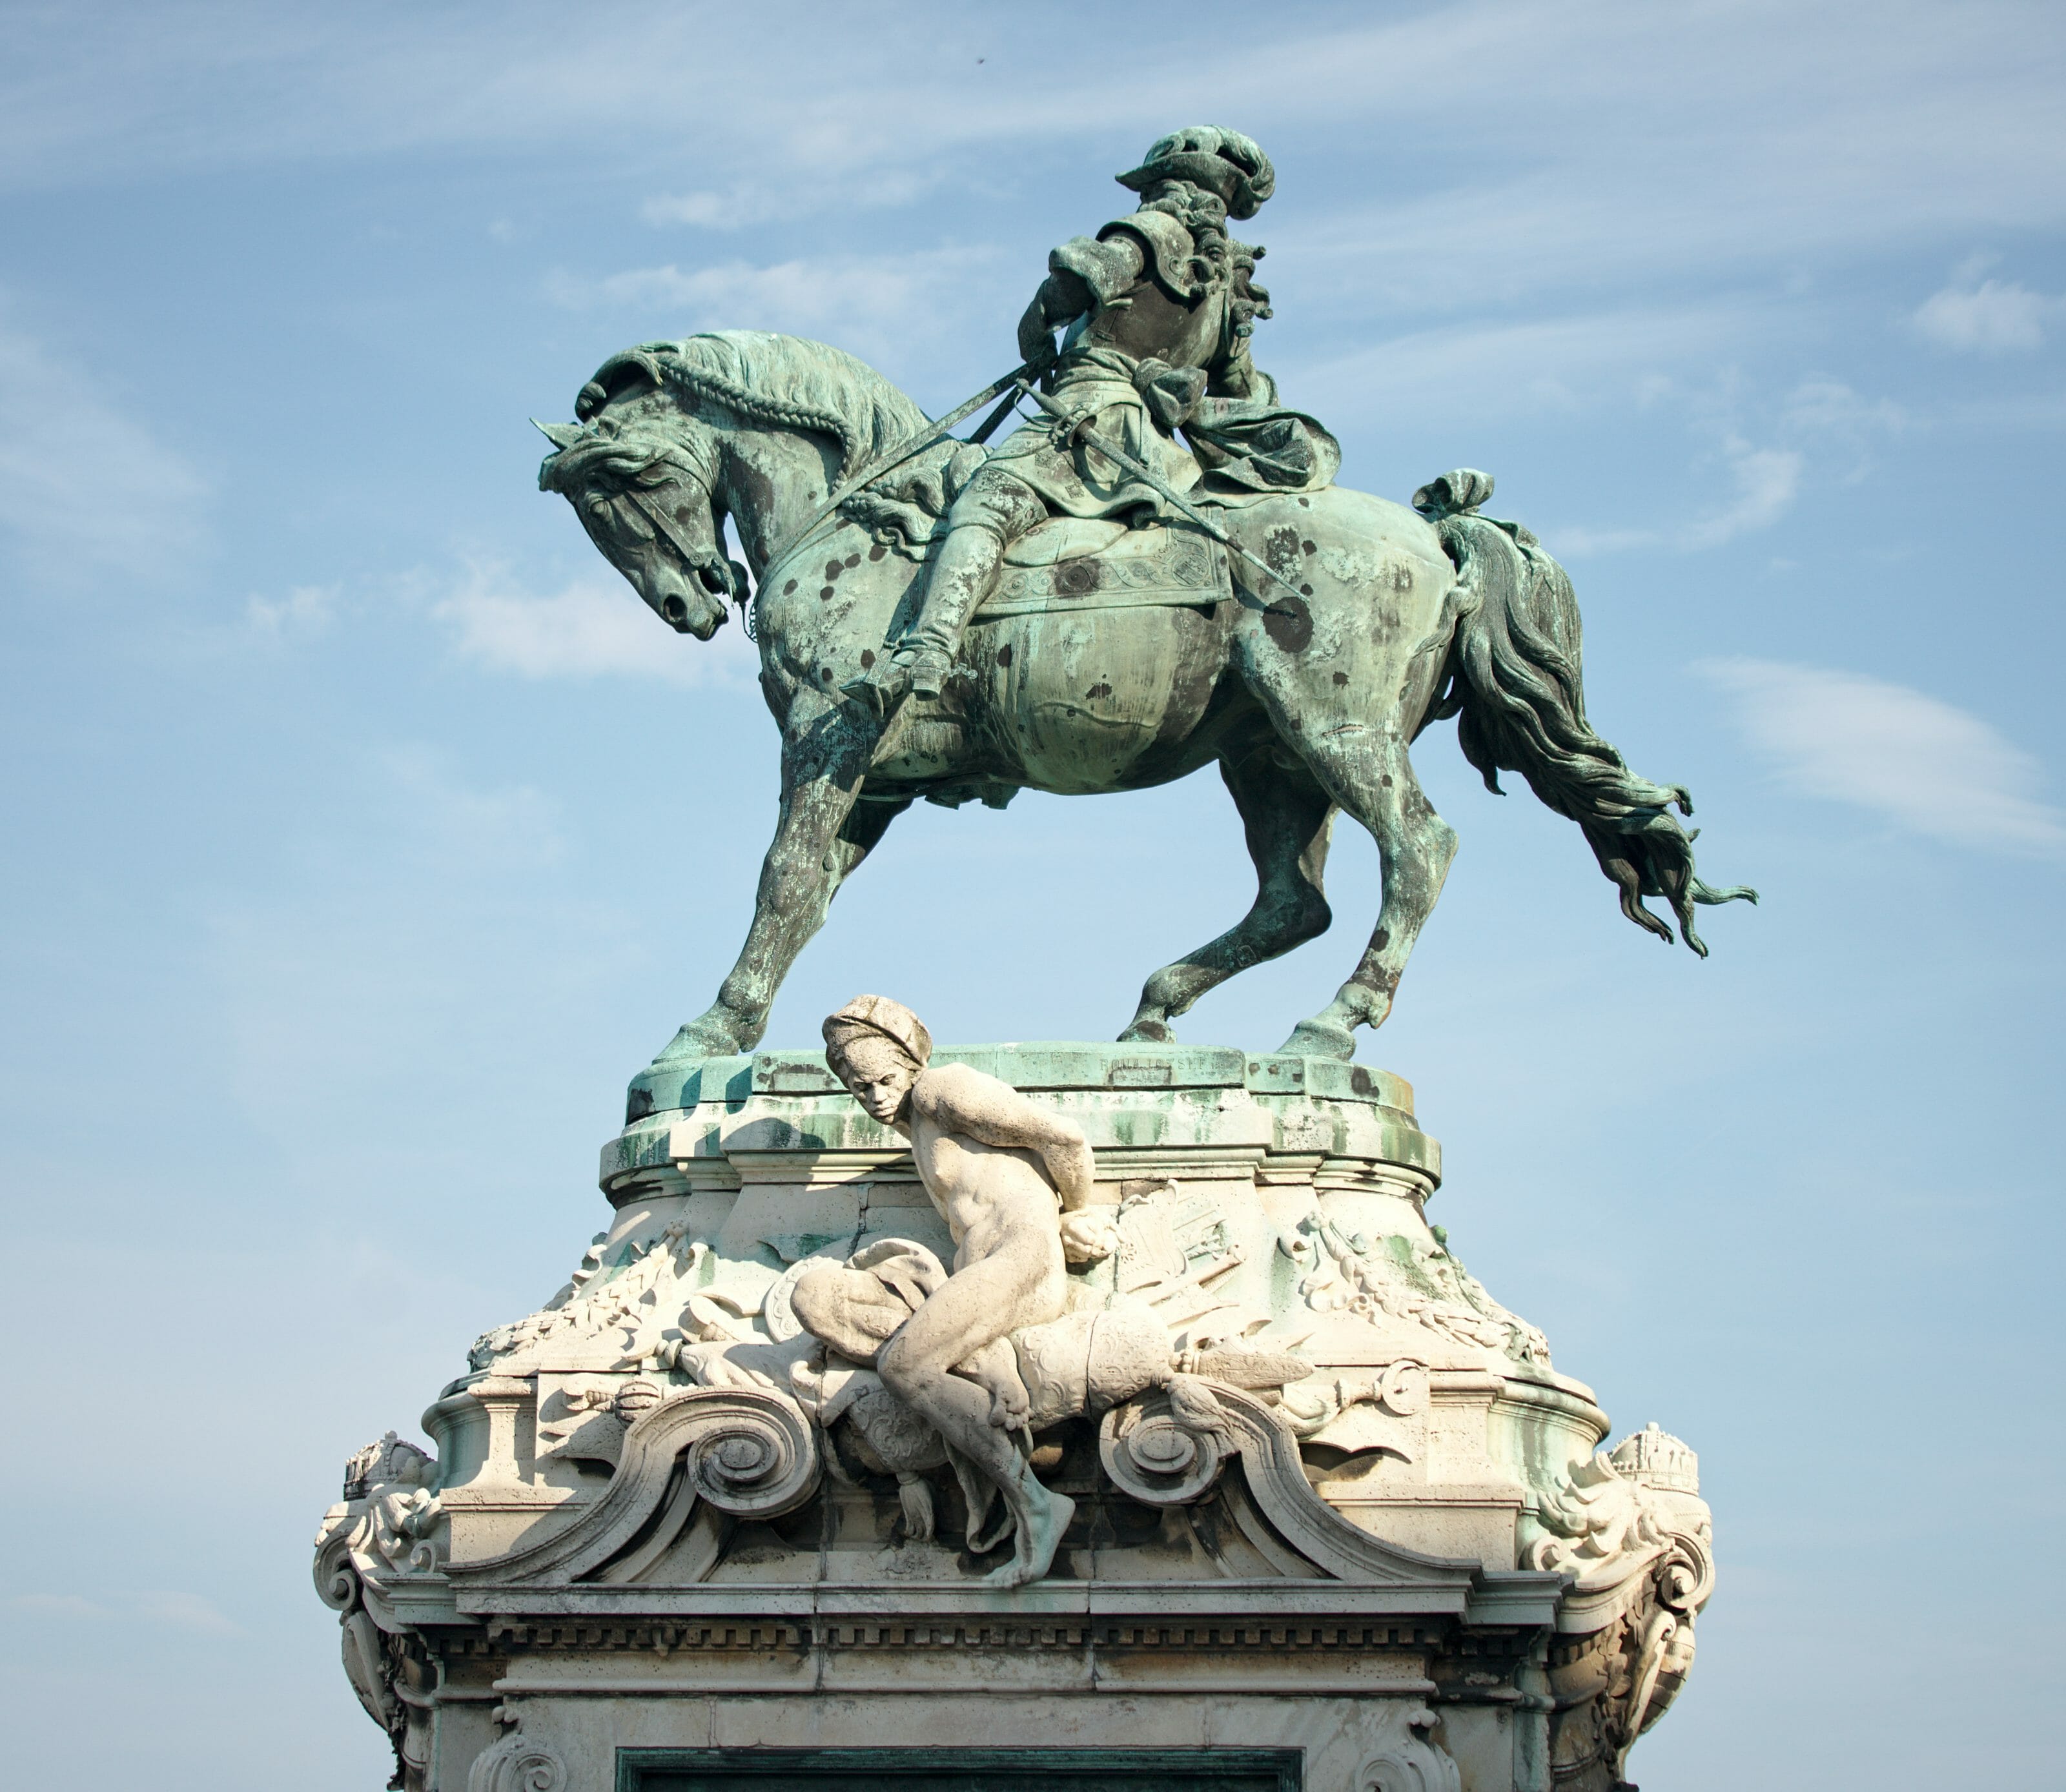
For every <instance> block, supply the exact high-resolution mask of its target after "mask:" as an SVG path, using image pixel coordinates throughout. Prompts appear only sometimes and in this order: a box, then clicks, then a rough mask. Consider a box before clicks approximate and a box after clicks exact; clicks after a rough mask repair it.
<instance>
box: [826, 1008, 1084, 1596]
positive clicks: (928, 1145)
mask: <svg viewBox="0 0 2066 1792" xmlns="http://www.w3.org/2000/svg"><path fill="white" fill-rule="evenodd" d="M824 1030H825V1048H826V1058H827V1060H828V1062H829V1063H830V1064H831V1066H832V1070H833V1073H834V1074H836V1075H837V1077H838V1078H840V1080H841V1082H844V1083H845V1085H846V1086H847V1087H848V1089H849V1090H851V1091H852V1092H853V1097H854V1099H855V1100H857V1102H860V1103H861V1106H862V1107H863V1108H864V1109H865V1110H866V1111H867V1112H868V1113H869V1114H871V1115H872V1116H873V1118H876V1119H877V1120H879V1121H881V1123H883V1124H884V1125H885V1126H887V1127H892V1128H893V1129H894V1130H895V1131H897V1132H900V1133H901V1134H903V1135H904V1136H905V1138H907V1139H909V1140H910V1141H911V1155H912V1159H913V1162H914V1163H916V1164H917V1166H918V1177H919V1180H920V1181H921V1182H922V1183H924V1185H925V1187H926V1193H927V1194H928V1195H930V1196H931V1197H932V1199H933V1204H934V1206H935V1207H937V1208H938V1210H939V1212H940V1216H941V1217H942V1219H944V1220H946V1223H947V1229H948V1231H949V1232H950V1234H951V1235H952V1236H953V1238H954V1246H955V1249H954V1272H953V1273H952V1274H951V1275H950V1276H947V1278H946V1280H944V1281H942V1282H939V1283H938V1284H937V1285H936V1286H930V1287H928V1286H927V1285H926V1283H927V1282H928V1281H930V1279H931V1278H930V1277H920V1278H917V1279H915V1285H914V1274H913V1271H912V1269H911V1268H909V1264H908V1261H907V1264H906V1267H905V1268H904V1269H903V1270H902V1271H901V1272H900V1270H899V1269H898V1268H897V1266H896V1265H895V1264H893V1263H885V1264H884V1265H883V1266H882V1267H881V1268H878V1269H877V1270H876V1271H875V1272H873V1273H870V1272H865V1271H860V1270H856V1269H853V1268H831V1267H828V1268H824V1269H822V1270H817V1271H814V1272H812V1273H811V1274H809V1275H808V1276H803V1277H801V1278H800V1279H799V1280H798V1282H797V1284H796V1288H795V1291H794V1292H793V1295H792V1302H793V1305H794V1308H795V1311H796V1317H798V1319H799V1320H800V1321H802V1322H803V1324H804V1326H805V1328H806V1329H808V1330H809V1331H810V1332H811V1333H812V1335H813V1336H814V1337H819V1338H821V1339H824V1340H825V1341H827V1342H828V1343H830V1344H832V1345H833V1347H834V1348H836V1349H839V1350H840V1351H841V1353H843V1354H845V1355H848V1356H850V1357H853V1358H854V1360H856V1361H861V1362H872V1364H873V1367H874V1369H875V1371H876V1373H877V1374H878V1375H879V1376H881V1378H882V1382H883V1385H885V1387H887V1388H888V1389H889V1391H890V1392H891V1393H892V1394H895V1395H897V1398H899V1399H901V1400H902V1401H903V1402H905V1405H907V1406H909V1407H910V1408H911V1409H912V1410H913V1411H914V1412H916V1413H918V1414H920V1415H921V1416H922V1418H925V1419H926V1421H927V1422H930V1424H931V1425H933V1426H934V1427H935V1428H936V1429H937V1430H938V1432H939V1434H940V1435H941V1438H942V1440H943V1441H944V1442H946V1445H947V1446H948V1449H949V1451H950V1454H951V1455H952V1456H953V1457H954V1458H957V1460H956V1462H955V1466H956V1468H957V1470H958V1471H962V1470H966V1471H972V1474H973V1476H974V1478H976V1479H978V1481H979V1482H980V1483H983V1484H986V1488H994V1489H995V1491H996V1492H997V1494H998V1495H1001V1496H1002V1497H1003V1501H1004V1504H1005V1507H1006V1510H1007V1512H1008V1513H1009V1515H1010V1516H1011V1520H1012V1522H1013V1525H1014V1527H1015V1543H1014V1550H1013V1555H1012V1559H1011V1561H1010V1562H1009V1563H1007V1564H1006V1565H1005V1566H1004V1567H1001V1568H999V1569H998V1570H996V1571H995V1572H994V1573H993V1574H992V1575H991V1576H990V1579H991V1580H993V1581H995V1582H996V1583H998V1584H1001V1585H1003V1586H1007V1587H1019V1586H1023V1585H1025V1584H1027V1582H1029V1581H1033V1580H1039V1578H1040V1577H1041V1576H1043V1575H1044V1574H1046V1573H1047V1571H1048V1569H1049V1568H1050V1567H1052V1566H1053V1563H1054V1559H1055V1551H1056V1550H1057V1549H1058V1548H1059V1547H1060V1544H1061V1541H1062V1535H1063V1531H1066V1530H1067V1528H1068V1523H1069V1520H1070V1519H1071V1516H1072V1515H1074V1513H1075V1511H1076V1503H1075V1501H1073V1500H1071V1499H1069V1498H1067V1495H1062V1494H1058V1493H1055V1492H1052V1491H1050V1490H1049V1489H1047V1488H1046V1487H1042V1486H1041V1485H1040V1483H1039V1482H1038V1481H1037V1480H1035V1479H1034V1476H1033V1473H1032V1470H1031V1466H1029V1464H1028V1462H1027V1455H1026V1452H1025V1450H1024V1449H1023V1447H1022V1445H1021V1441H1020V1439H1021V1435H1022V1432H1023V1426H1025V1423H1026V1417H1027V1396H1026V1390H1025V1387H1024V1385H1023V1383H1022V1382H1021V1381H1020V1380H1019V1371H1018V1365H1017V1358H1016V1356H1015V1353H1014V1351H1013V1349H1012V1347H1011V1344H1010V1343H1009V1341H1008V1336H1009V1334H1010V1333H1012V1332H1015V1331H1017V1330H1019V1329H1020V1328H1021V1327H1023V1326H1027V1325H1042V1324H1044V1323H1045V1322H1047V1321H1049V1320H1052V1319H1058V1318H1059V1317H1061V1315H1062V1313H1063V1310H1064V1309H1065V1307H1066V1306H1067V1298H1068V1280H1067V1268H1066V1267H1065V1257H1064V1241H1065V1239H1066V1240H1067V1244H1068V1248H1069V1253H1070V1254H1071V1255H1072V1256H1076V1258H1077V1259H1078V1260H1088V1259H1091V1258H1094V1257H1096V1256H1102V1255H1104V1254H1105V1252H1106V1250H1107V1249H1108V1248H1109V1247H1108V1244H1104V1235H1106V1234H1108V1232H1109V1228H1110V1222H1109V1220H1108V1217H1105V1216H1104V1215H1101V1214H1099V1213H1094V1212H1085V1211H1084V1210H1085V1209H1086V1208H1087V1207H1088V1204H1089V1202H1090V1199H1091V1193H1092V1156H1091V1148H1090V1145H1089V1143H1088V1141H1087V1140H1086V1139H1084V1135H1083V1133H1082V1131H1080V1129H1079V1128H1078V1127H1076V1125H1075V1124H1074V1123H1072V1122H1071V1121H1069V1120H1066V1119H1064V1118H1062V1117H1061V1116H1059V1115H1058V1114H1050V1113H1047V1112H1046V1111H1044V1110H1042V1109H1040V1108H1038V1107H1036V1106H1034V1104H1033V1103H1032V1102H1029V1101H1027V1099H1026V1098H1025V1097H1024V1096H1023V1095H1021V1094H1019V1092H1018V1090H1015V1089H1013V1088H1012V1087H1011V1086H1010V1085H1008V1084H1007V1083H1003V1082H999V1081H998V1079H997V1078H995V1077H990V1076H986V1075H984V1074H982V1072H981V1071H979V1070H971V1069H970V1068H969V1067H968V1066H966V1065H958V1064H953V1065H944V1066H941V1067H940V1068H939V1069H938V1070H929V1069H927V1068H926V1062H927V1060H928V1059H929V1058H930V1056H931V1054H932V1039H931V1037H930V1035H929V1034H927V1033H926V1029H925V1027H924V1026H923V1025H922V1024H921V1023H920V1021H919V1020H918V1017H917V1016H916V1015H914V1014H913V1013H912V1012H911V1011H910V1010H909V1009H908V1008H905V1006H903V1005H902V1004H901V1003H899V1002H894V1001H889V999H888V998H887V997H882V996H861V997H856V998H855V999H854V1000H853V1001H851V1002H849V1003H848V1004H847V1005H846V1006H845V1008H843V1009H841V1010H840V1011H839V1013H837V1014H834V1015H832V1017H830V1018H829V1019H828V1020H827V1021H826V1022H825V1029H824ZM892 1325H893V1326H894V1329H891V1326H892ZM885 1337H886V1341H885ZM970 1479H971V1476H970V1473H969V1472H963V1473H962V1482H963V1486H964V1487H965V1488H967V1487H970ZM971 1491H973V1490H971ZM988 1505H989V1501H988V1499H987V1497H986V1495H985V1496H984V1497H982V1499H981V1502H980V1507H978V1499H977V1498H976V1497H971V1499H970V1517H969V1527H970V1547H971V1548H980V1547H982V1545H981V1543H979V1542H978V1537H977V1533H978V1531H979V1530H980V1529H981V1528H982V1519H983V1518H984V1517H985V1516H986V1513H987V1509H988Z"/></svg>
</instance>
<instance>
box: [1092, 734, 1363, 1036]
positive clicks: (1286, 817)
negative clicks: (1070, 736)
mask: <svg viewBox="0 0 2066 1792" xmlns="http://www.w3.org/2000/svg"><path fill="white" fill-rule="evenodd" d="M1280 755H1285V756H1288V755H1286V754H1285V749H1283V748H1282V747H1279V746H1278V745H1277V744H1276V743H1275V742H1267V743H1266V744H1265V745H1263V746H1260V747H1258V748H1257V749H1256V750H1254V751H1252V752H1250V753H1247V754H1238V755H1237V754H1231V753H1230V754H1228V755H1227V756H1226V757H1225V758H1222V759H1221V761H1220V775H1221V777H1222V778H1224V779H1225V780H1226V787H1227V789H1228V791H1229V792H1230V793H1231V794H1232V795H1233V797H1234V807H1236V808H1237V809H1238V810H1239V811H1241V821H1242V828H1243V830H1244V831H1246V834H1247V836H1248V856H1249V857H1250V859H1252V860H1254V862H1255V885H1256V888H1255V901H1254V905H1253V906H1252V907H1251V908H1250V909H1249V911H1248V912H1247V913H1246V915H1244V916H1242V918H1241V920H1239V921H1238V922H1237V923H1236V924H1234V926H1232V927H1230V928H1228V929H1227V931H1226V932H1224V933H1222V934H1221V936H1219V937H1218V938H1217V940H1213V942H1212V943H1211V944H1210V945H1203V946H1201V947H1199V948H1198V949H1197V951H1195V952H1193V953H1189V954H1188V955H1187V956H1185V957H1182V958H1180V959H1178V960H1177V962H1176V963H1175V964H1173V965H1164V966H1163V967H1162V969H1161V970H1159V971H1157V973H1155V974H1154V975H1153V977H1150V978H1148V982H1147V985H1146V986H1145V987H1144V988H1143V989H1142V990H1141V992H1140V1008H1139V1009H1137V1010H1136V1012H1135V1013H1134V1017H1133V1019H1132V1021H1131V1022H1129V1023H1128V1026H1127V1029H1126V1030H1125V1032H1124V1033H1122V1034H1120V1038H1121V1039H1123V1040H1124V1039H1152V1040H1157V1041H1162V1042H1168V1041H1169V1040H1173V1039H1174V1038H1176V1035H1175V1034H1173V1033H1172V1032H1171V1031H1170V1030H1169V1022H1170V1021H1172V1020H1173V1019H1174V1018H1175V1017H1177V1015H1179V1014H1181V1013H1183V1012H1184V1011H1185V1009H1188V1008H1189V1007H1190V1005H1192V1003H1193V1002H1195V1001H1197V999H1198V998H1199V997H1201V996H1202V995H1204V994H1205V993H1206V992H1207V991H1209V990H1211V989H1217V987H1218V986H1219V985H1221V984H1222V983H1224V982H1225V981H1226V980H1227V979H1228V978H1229V977H1232V976H1233V975H1234V973H1235V972H1237V971H1245V970H1246V969H1248V967H1249V966H1250V965H1259V964H1261V963H1262V961H1264V960H1265V959H1266V958H1275V957H1279V956H1280V955H1281V954H1282V953H1287V952H1289V951H1290V949H1292V948H1293V947H1294V946H1296V945H1304V944H1305V942H1306V940H1310V939H1313V938H1315V937H1316V936H1319V934H1322V933H1324V932H1327V924H1328V922H1329V921H1330V920H1331V919H1332V916H1331V912H1330V911H1329V909H1328V908H1327V897H1326V896H1325V895H1324V894H1323V892H1322V884H1321V874H1322V872H1323V871H1324V869H1325V868H1326V866H1327V843H1328V837H1329V835H1330V834H1331V831H1332V824H1333V821H1334V813H1335V805H1334V803H1333V801H1332V799H1330V798H1329V796H1328V795H1327V792H1326V791H1324V790H1323V789H1322V788H1321V787H1320V786H1319V783H1317V782H1316V781H1315V779H1314V777H1313V775H1312V774H1311V773H1310V772H1309V771H1307V770H1306V767H1305V766H1304V765H1303V764H1302V763H1295V762H1294V763H1293V764H1292V765H1291V766H1290V767H1288V768H1287V767H1286V766H1284V765H1282V764H1281V763H1279V756H1280Z"/></svg>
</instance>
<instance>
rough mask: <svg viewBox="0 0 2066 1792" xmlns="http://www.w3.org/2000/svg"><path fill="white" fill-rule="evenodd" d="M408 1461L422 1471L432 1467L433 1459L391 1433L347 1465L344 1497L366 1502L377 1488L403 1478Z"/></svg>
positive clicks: (371, 1444) (358, 1451)
mask: <svg viewBox="0 0 2066 1792" xmlns="http://www.w3.org/2000/svg"><path fill="white" fill-rule="evenodd" d="M406 1459H413V1460H414V1461H415V1463H416V1464H417V1466H419V1467H420V1468H427V1467H428V1466H430V1461H431V1458H430V1457H429V1456H428V1455H427V1454H425V1453H424V1452H423V1450H419V1449H418V1448H417V1447H416V1446H415V1445H414V1444H412V1443H405V1442H403V1440H402V1439H401V1438H400V1437H399V1436H398V1435H397V1434H395V1433H394V1432H392V1431H390V1432H389V1433H388V1434H387V1435H386V1436H385V1437H383V1438H380V1439H379V1440H378V1441H377V1442H373V1443H369V1444H367V1446H365V1447H364V1448H363V1449H362V1450H354V1451H353V1452H352V1453H351V1454H350V1457H349V1458H346V1462H345V1465H344V1498H346V1499H365V1498H366V1496H367V1495H368V1494H369V1493H371V1491H373V1489H374V1488H375V1487H382V1486H384V1485H385V1484H386V1483H388V1482H390V1481H397V1480H399V1479H401V1470H402V1466H403V1462H404V1461H405V1460H406Z"/></svg>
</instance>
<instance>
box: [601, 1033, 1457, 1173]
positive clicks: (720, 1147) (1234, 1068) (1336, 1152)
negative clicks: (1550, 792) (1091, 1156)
mask: <svg viewBox="0 0 2066 1792" xmlns="http://www.w3.org/2000/svg"><path fill="white" fill-rule="evenodd" d="M932 1062H934V1064H935V1065H938V1064H966V1065H969V1066H971V1067H973V1068H974V1069H976V1070H982V1071H984V1072H986V1073H987V1074H990V1075H991V1076H995V1077H997V1078H1000V1079H1001V1080H1002V1081H1003V1082H1008V1083H1010V1084H1011V1086H1013V1087H1014V1088H1015V1089H1018V1090H1021V1091H1022V1092H1023V1093H1025V1094H1027V1095H1030V1096H1031V1097H1032V1098H1034V1099H1035V1100H1036V1101H1043V1100H1051V1101H1054V1102H1057V1103H1059V1104H1060V1105H1063V1106H1066V1107H1067V1110H1068V1112H1069V1114H1070V1115H1071V1118H1074V1119H1075V1120H1076V1122H1077V1123H1079V1124H1080V1125H1081V1126H1082V1127H1084V1131H1085V1133H1086V1134H1087V1135H1088V1137H1089V1139H1090V1141H1091V1143H1092V1145H1093V1147H1096V1148H1097V1149H1099V1150H1101V1151H1112V1150H1119V1151H1127V1150H1135V1151H1153V1150H1157V1149H1158V1148H1177V1147H1189V1148H1210V1147H1231V1148H1242V1147H1256V1148H1260V1149H1261V1150H1262V1151H1263V1152H1265V1153H1266V1154H1287V1153H1288V1154H1298V1155H1306V1154H1310V1155H1319V1156H1323V1157H1326V1156H1347V1157H1357V1158H1364V1159H1373V1160H1375V1161H1379V1162H1383V1163H1392V1164H1396V1165H1400V1166H1401V1167H1406V1168H1409V1169H1412V1170H1414V1171H1418V1172H1420V1173H1421V1174H1423V1175H1426V1176H1427V1177H1428V1179H1429V1180H1430V1181H1431V1182H1439V1181H1440V1177H1441V1147H1440V1146H1439V1145H1438V1144H1437V1143H1436V1141H1435V1140H1434V1139H1431V1138H1430V1137H1429V1136H1428V1135H1427V1134H1426V1133H1424V1132H1423V1131H1421V1130H1420V1127H1419V1125H1418V1124H1417V1123H1416V1120H1415V1118H1414V1113H1413V1090H1412V1086H1411V1085H1410V1084H1409V1083H1408V1082H1406V1081H1405V1080H1404V1078H1400V1077H1396V1076H1394V1075H1392V1074H1391V1073H1390V1072H1388V1071H1385V1070H1377V1069H1375V1068H1373V1067H1372V1066H1369V1065H1365V1064H1355V1063H1344V1062H1341V1061H1340V1060H1339V1059H1335V1058H1307V1057H1296V1056H1286V1055H1285V1054H1277V1053H1270V1054H1258V1053H1246V1052H1239V1051H1235V1050H1231V1049H1229V1048H1227V1047H1224V1046H1142V1045H1116V1044H1113V1045H1107V1044H1093V1043H1087V1042H1081V1041H1076V1040H1039V1041H1028V1042H1023V1043H1015V1044H1005V1045H990V1046H940V1047H938V1048H937V1049H936V1050H935V1051H934V1054H933V1058H932ZM684 1126H687V1127H689V1128H691V1130H692V1131H693V1130H695V1129H701V1136H700V1137H699V1138H698V1139H696V1140H695V1155H697V1156H699V1157H712V1158H715V1157H718V1156H721V1155H727V1154H728V1153H731V1152H735V1151H739V1150H742V1149H746V1150H756V1151H902V1150H903V1149H904V1148H905V1142H904V1141H903V1140H902V1139H900V1138H899V1137H898V1136H897V1135H896V1134H894V1133H893V1132H891V1131H889V1129H888V1128H887V1127H883V1126H881V1125H880V1124H878V1123H877V1122H876V1121H874V1120H873V1119H871V1118H869V1116H868V1115H867V1114H864V1113H863V1112H862V1111H861V1107H860V1106H859V1104H858V1103H857V1102H855V1101H854V1099H853V1097H852V1096H850V1095H849V1094H847V1092H846V1091H845V1089H843V1088H842V1087H841V1086H840V1083H839V1082H838V1079H837V1078H835V1077H834V1076H833V1074H832V1071H831V1070H829V1069H828V1067H827V1065H826V1062H825V1054H824V1053H823V1052H822V1051H768V1052H755V1053H751V1054H735V1055H732V1056H730V1057H725V1058H703V1059H700V1060H697V1061H694V1062H683V1061H679V1060H677V1061H674V1062H668V1061H666V1060H662V1062H658V1063H655V1064H654V1065H652V1066H649V1067H648V1068H647V1069H646V1070H645V1071H643V1072H642V1073H641V1074H639V1075H638V1077H636V1078H634V1079H633V1081H632V1083H631V1086H630V1092H629V1098H628V1100H627V1102H626V1125H625V1129H624V1131H623V1133H622V1135H620V1136H619V1137H618V1138H617V1139H614V1140H612V1141H611V1143H610V1144H609V1145H608V1146H606V1147H605V1148H604V1151H603V1158H602V1180H603V1183H604V1186H605V1187H610V1186H612V1185H613V1184H614V1183H618V1182H619V1181H621V1180H622V1179H623V1178H624V1177H626V1175H630V1174H633V1173H634V1172H635V1171H638V1170H640V1169H642V1168H648V1167H658V1166H659V1165H662V1164H664V1163H666V1162H667V1161H668V1160H669V1158H670V1155H680V1152H681V1147H682V1140H681V1136H680V1129H681V1128H682V1127H684Z"/></svg>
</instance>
